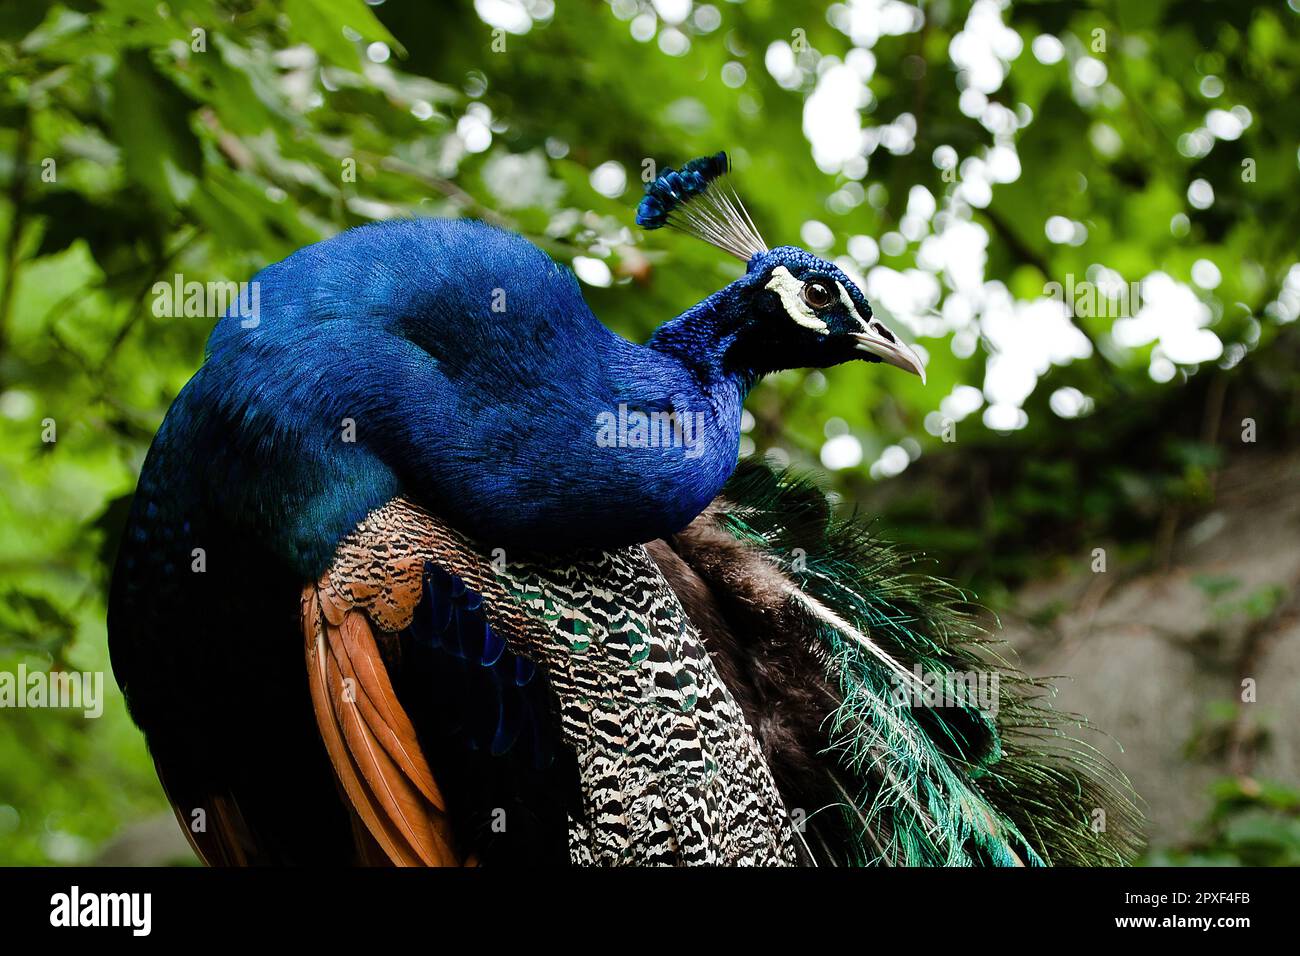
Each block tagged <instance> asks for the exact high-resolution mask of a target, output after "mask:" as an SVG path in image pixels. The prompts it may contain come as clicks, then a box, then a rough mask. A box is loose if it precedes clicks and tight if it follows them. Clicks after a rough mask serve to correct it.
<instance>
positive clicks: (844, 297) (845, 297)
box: [835, 279, 871, 332]
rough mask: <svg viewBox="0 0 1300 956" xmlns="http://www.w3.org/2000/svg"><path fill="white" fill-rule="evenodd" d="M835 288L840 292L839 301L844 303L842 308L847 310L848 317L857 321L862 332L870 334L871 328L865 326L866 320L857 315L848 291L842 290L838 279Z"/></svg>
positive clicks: (842, 287)
mask: <svg viewBox="0 0 1300 956" xmlns="http://www.w3.org/2000/svg"><path fill="white" fill-rule="evenodd" d="M835 288H837V289H839V290H840V301H841V302H843V303H844V308H846V309H848V310H849V315H851V316H853V317H854V318H855V319H857V320H858V324H859V325H860V326H862V331H863V332H870V331H871V328H870V327H869V326H868V325H867V320H866V319H864V318H863V317H862V316H861V315H859V314H858V307H857V306H856V305H854V304H853V300H852V299H850V298H849V290H848V289H846V288H844V284H843V283H842V282H840V281H839V280H838V279H836V280H835Z"/></svg>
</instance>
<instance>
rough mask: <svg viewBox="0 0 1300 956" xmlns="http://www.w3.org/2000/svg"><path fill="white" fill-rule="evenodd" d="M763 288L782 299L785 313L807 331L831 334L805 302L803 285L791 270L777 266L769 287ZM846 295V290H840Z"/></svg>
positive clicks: (768, 282)
mask: <svg viewBox="0 0 1300 956" xmlns="http://www.w3.org/2000/svg"><path fill="white" fill-rule="evenodd" d="M763 288H765V289H771V290H772V291H773V292H775V293H776V294H777V295H779V296H780V297H781V304H782V305H783V306H785V311H786V312H788V313H789V314H790V318H792V319H794V320H795V322H797V323H799V324H800V325H802V326H803V327H804V328H805V329H812V330H813V331H814V332H829V331H830V326H829V325H827V324H826V323H825V322H823V321H822V320H821V319H819V318H817V315H816V314H815V313H814V312H813V310H812V308H811V307H810V306H809V305H808V303H806V302H804V300H803V296H802V295H800V292H802V291H803V283H802V282H800V281H799V280H798V279H796V278H795V277H794V276H793V275H792V274H791V273H790V270H789V269H787V268H786V267H785V266H777V267H776V268H775V269H773V270H772V278H770V279H769V280H767V285H765V286H764V287H763ZM840 294H841V295H843V294H844V290H843V289H841V290H840Z"/></svg>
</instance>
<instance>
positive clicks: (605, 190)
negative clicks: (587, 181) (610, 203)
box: [591, 159, 627, 199]
mask: <svg viewBox="0 0 1300 956" xmlns="http://www.w3.org/2000/svg"><path fill="white" fill-rule="evenodd" d="M591 188H592V189H594V190H596V192H598V193H600V194H601V195H602V196H608V197H609V198H610V199H616V198H617V197H619V196H621V195H623V191H624V190H625V189H627V170H625V169H624V168H623V164H622V163H618V162H615V161H614V160H612V159H611V160H610V161H609V162H607V163H601V164H600V165H599V166H597V167H596V168H595V169H593V170H592V171H591Z"/></svg>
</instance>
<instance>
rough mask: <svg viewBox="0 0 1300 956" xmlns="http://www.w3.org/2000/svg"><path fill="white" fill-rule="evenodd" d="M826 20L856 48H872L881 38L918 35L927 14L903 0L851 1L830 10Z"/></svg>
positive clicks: (836, 5)
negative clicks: (917, 32) (901, 0)
mask: <svg viewBox="0 0 1300 956" xmlns="http://www.w3.org/2000/svg"><path fill="white" fill-rule="evenodd" d="M827 18H828V19H829V20H830V22H831V24H832V25H833V26H834V27H835V29H837V30H839V31H840V32H841V33H843V34H844V35H845V36H847V37H848V38H849V39H850V40H852V41H853V43H854V45H855V46H860V47H864V48H866V49H870V48H871V47H873V46H875V45H876V41H878V40H879V39H880V38H881V37H882V36H902V35H903V34H905V33H915V32H916V31H917V30H919V29H921V27H922V26H924V25H925V15H924V14H923V13H922V12H921V10H920V9H919V8H918V7H916V6H913V5H912V4H910V3H902V2H900V0H848V2H847V3H837V4H835V5H834V6H832V7H831V9H830V11H829V12H828V14H827Z"/></svg>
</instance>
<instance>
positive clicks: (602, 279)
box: [573, 256, 614, 288]
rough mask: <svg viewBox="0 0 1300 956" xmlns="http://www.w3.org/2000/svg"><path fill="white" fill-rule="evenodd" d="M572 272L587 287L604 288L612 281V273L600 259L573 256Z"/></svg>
mask: <svg viewBox="0 0 1300 956" xmlns="http://www.w3.org/2000/svg"><path fill="white" fill-rule="evenodd" d="M573 271H574V272H575V273H577V275H578V278H579V279H581V280H582V281H583V282H585V283H587V285H594V286H599V287H601V288H604V287H605V286H608V285H609V284H610V283H612V282H613V281H614V276H613V273H611V272H610V271H609V266H607V265H606V264H605V263H604V262H603V261H602V260H600V259H593V258H591V257H590V256H574V257H573Z"/></svg>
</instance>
